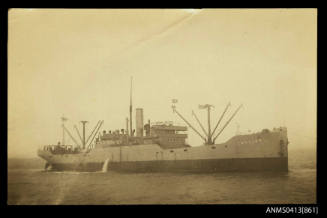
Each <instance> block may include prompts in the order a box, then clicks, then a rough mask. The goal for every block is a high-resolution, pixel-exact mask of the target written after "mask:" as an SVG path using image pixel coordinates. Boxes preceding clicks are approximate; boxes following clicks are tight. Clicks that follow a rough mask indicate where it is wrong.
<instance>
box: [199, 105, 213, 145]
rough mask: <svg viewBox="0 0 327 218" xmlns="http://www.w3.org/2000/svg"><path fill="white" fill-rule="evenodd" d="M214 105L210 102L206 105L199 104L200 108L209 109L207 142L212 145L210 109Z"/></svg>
mask: <svg viewBox="0 0 327 218" xmlns="http://www.w3.org/2000/svg"><path fill="white" fill-rule="evenodd" d="M211 107H213V105H210V104H205V105H199V109H205V108H207V110H208V139H207V144H208V145H211V144H213V143H212V140H211V126H210V109H211Z"/></svg>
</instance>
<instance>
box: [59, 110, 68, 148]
mask: <svg viewBox="0 0 327 218" xmlns="http://www.w3.org/2000/svg"><path fill="white" fill-rule="evenodd" d="M67 120H68V119H67V118H66V117H65V116H64V115H62V117H61V121H62V142H61V143H62V145H64V144H65V122H66V121H67Z"/></svg>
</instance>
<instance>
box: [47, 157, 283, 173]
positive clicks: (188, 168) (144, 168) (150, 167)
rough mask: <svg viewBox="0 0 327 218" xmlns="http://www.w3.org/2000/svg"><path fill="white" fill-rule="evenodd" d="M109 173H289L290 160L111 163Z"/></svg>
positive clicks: (97, 167)
mask: <svg viewBox="0 0 327 218" xmlns="http://www.w3.org/2000/svg"><path fill="white" fill-rule="evenodd" d="M103 165H104V162H102V163H84V164H78V165H77V164H52V169H53V170H76V171H101V170H102V168H103ZM107 170H108V171H110V170H113V171H125V172H222V171H288V158H287V157H280V158H237V159H209V160H206V159H203V160H164V161H131V162H109V164H108V169H107Z"/></svg>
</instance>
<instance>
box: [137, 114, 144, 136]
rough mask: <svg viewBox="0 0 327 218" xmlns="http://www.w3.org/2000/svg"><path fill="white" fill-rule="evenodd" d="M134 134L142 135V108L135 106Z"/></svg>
mask: <svg viewBox="0 0 327 218" xmlns="http://www.w3.org/2000/svg"><path fill="white" fill-rule="evenodd" d="M136 136H137V137H142V136H143V109H142V108H136Z"/></svg>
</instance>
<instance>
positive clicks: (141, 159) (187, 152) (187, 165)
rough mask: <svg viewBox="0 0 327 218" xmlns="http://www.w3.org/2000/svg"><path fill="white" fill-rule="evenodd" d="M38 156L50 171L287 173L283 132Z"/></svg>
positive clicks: (99, 146)
mask: <svg viewBox="0 0 327 218" xmlns="http://www.w3.org/2000/svg"><path fill="white" fill-rule="evenodd" d="M38 155H39V156H40V157H41V158H43V159H45V160H46V161H47V162H48V164H50V165H51V169H52V170H73V171H110V170H113V171H125V172H222V171H287V170H288V139H287V132H286V129H280V130H276V131H270V132H259V133H255V134H249V135H238V136H234V137H233V138H231V139H230V140H228V141H227V142H225V143H222V144H214V145H202V146H194V147H184V148H174V149H173V148H170V149H164V148H162V147H161V146H160V145H158V144H139V145H123V146H112V145H108V144H106V143H100V144H97V145H96V147H95V148H94V149H92V150H89V151H84V152H80V153H78V154H52V153H51V152H49V151H47V150H39V151H38Z"/></svg>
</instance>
